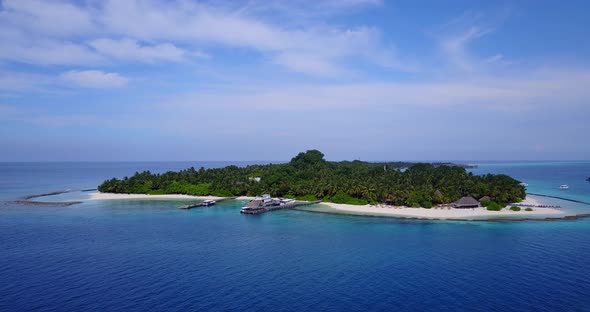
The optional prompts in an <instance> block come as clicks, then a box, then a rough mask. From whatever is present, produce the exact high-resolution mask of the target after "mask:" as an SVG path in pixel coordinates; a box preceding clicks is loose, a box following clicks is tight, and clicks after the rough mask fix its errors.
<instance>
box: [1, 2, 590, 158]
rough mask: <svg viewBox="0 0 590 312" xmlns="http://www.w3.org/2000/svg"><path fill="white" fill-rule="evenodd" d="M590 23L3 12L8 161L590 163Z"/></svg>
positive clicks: (545, 16) (161, 5) (576, 11)
mask: <svg viewBox="0 0 590 312" xmlns="http://www.w3.org/2000/svg"><path fill="white" fill-rule="evenodd" d="M589 13H590V3H589V2H587V1H575V0H571V1H527V0H522V1H473V0H470V1H453V0H449V1H396V0H392V1H387V0H325V1H313V0H309V1H308V0H302V1H275V0H266V1H264V0H250V1H247V0H244V1H191V0H178V1H176V0H104V1H98V0H87V1H84V0H79V1H73V0H72V1H66V0H63V1H59V0H58V1H50V0H0V161H134V160H141V161H174V160H288V159H290V158H291V157H293V156H294V155H295V154H297V153H298V152H301V151H305V150H308V149H319V150H320V151H322V152H323V153H324V154H326V158H328V159H332V160H343V159H348V160H351V159H362V160H589V159H590V138H589V136H590V123H589V119H590V57H589V56H590V21H589V20H588V14H589Z"/></svg>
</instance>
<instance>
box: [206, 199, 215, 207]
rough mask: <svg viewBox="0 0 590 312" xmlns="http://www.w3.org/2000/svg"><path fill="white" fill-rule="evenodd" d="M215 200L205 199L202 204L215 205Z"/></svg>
mask: <svg viewBox="0 0 590 312" xmlns="http://www.w3.org/2000/svg"><path fill="white" fill-rule="evenodd" d="M215 203H216V201H214V200H211V199H207V200H206V201H204V202H203V206H213V205H215Z"/></svg>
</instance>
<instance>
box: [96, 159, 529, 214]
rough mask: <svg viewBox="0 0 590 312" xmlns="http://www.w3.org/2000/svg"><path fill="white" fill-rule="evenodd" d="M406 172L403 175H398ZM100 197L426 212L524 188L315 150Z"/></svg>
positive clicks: (504, 197) (127, 182)
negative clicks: (237, 199) (379, 206)
mask: <svg viewBox="0 0 590 312" xmlns="http://www.w3.org/2000/svg"><path fill="white" fill-rule="evenodd" d="M405 167H407V169H406V170H400V169H402V168H405ZM98 190H99V191H101V192H110V193H137V194H188V195H215V196H223V197H230V196H241V195H247V196H256V195H260V194H264V193H268V194H271V195H272V196H279V197H288V198H296V199H300V200H316V199H322V200H323V201H329V202H337V203H349V204H367V203H377V202H388V203H391V204H394V205H404V206H410V207H426V208H429V207H432V206H433V205H435V204H446V203H451V202H453V201H455V200H457V199H459V198H461V197H463V196H473V197H475V198H481V197H483V196H489V197H491V198H492V199H493V200H494V201H496V202H499V203H509V202H517V201H520V200H521V199H522V198H524V197H525V190H524V187H523V186H521V185H520V184H519V181H517V180H515V179H513V178H511V177H509V176H507V175H502V174H498V175H492V174H487V175H482V176H479V175H473V174H472V173H470V172H467V171H466V170H465V168H462V167H459V166H452V165H441V166H434V165H432V164H426V163H416V164H411V163H402V162H397V163H369V162H363V161H358V160H357V161H341V162H333V161H326V160H325V159H324V154H322V153H321V152H320V151H317V150H310V151H307V152H305V153H299V154H298V155H297V156H296V157H294V158H293V159H291V161H290V162H288V163H284V164H268V165H251V166H247V167H238V166H227V167H224V168H213V169H205V168H200V169H198V170H196V169H195V168H189V169H186V170H181V171H179V172H172V171H170V172H166V173H163V174H154V173H151V172H149V171H144V172H141V173H135V175H133V176H132V177H130V178H128V177H125V178H123V179H116V178H113V179H111V180H107V181H105V182H103V183H102V184H101V185H100V186H98Z"/></svg>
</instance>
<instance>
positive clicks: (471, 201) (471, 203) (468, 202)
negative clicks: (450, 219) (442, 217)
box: [453, 196, 481, 209]
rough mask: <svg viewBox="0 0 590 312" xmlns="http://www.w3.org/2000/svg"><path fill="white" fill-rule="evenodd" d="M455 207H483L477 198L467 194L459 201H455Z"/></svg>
mask: <svg viewBox="0 0 590 312" xmlns="http://www.w3.org/2000/svg"><path fill="white" fill-rule="evenodd" d="M453 207H454V208H458V209H466V208H477V207H481V205H480V203H479V202H478V201H477V199H475V198H473V197H471V196H466V197H462V198H461V199H459V200H458V201H456V202H454V203H453Z"/></svg>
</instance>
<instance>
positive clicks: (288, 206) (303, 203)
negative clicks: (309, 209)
mask: <svg viewBox="0 0 590 312" xmlns="http://www.w3.org/2000/svg"><path fill="white" fill-rule="evenodd" d="M320 202H321V200H316V201H294V202H291V203H287V204H284V205H272V206H262V207H259V208H253V209H247V210H246V209H242V210H240V213H244V214H261V213H265V212H269V211H273V210H280V209H292V208H295V207H301V206H307V205H313V204H319V203H320Z"/></svg>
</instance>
